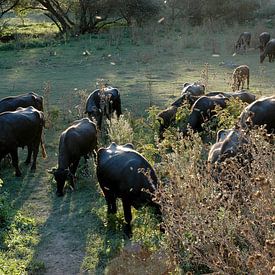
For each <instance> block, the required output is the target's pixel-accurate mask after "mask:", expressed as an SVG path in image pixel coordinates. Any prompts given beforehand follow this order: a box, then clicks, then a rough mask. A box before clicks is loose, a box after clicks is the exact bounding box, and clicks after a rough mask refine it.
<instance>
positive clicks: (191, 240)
mask: <svg viewBox="0 0 275 275" xmlns="http://www.w3.org/2000/svg"><path fill="white" fill-rule="evenodd" d="M262 132H263V131H262V130H255V131H252V132H251V133H249V136H250V143H249V144H248V145H246V148H245V150H246V151H249V152H251V154H252V159H253V161H252V163H251V166H250V169H248V167H247V166H244V165H243V163H240V162H239V160H237V159H238V158H237V157H236V158H234V159H230V160H228V161H226V163H224V165H223V168H222V171H221V172H220V177H219V181H218V182H215V181H214V179H213V178H211V176H210V173H209V169H208V168H207V164H206V163H205V162H204V161H202V159H201V154H202V151H203V147H204V145H203V144H202V143H201V141H200V139H199V138H198V136H197V135H193V136H192V137H191V138H190V139H188V140H186V139H179V140H172V141H171V143H170V146H171V148H172V151H173V153H170V154H167V153H166V148H163V149H162V148H161V150H160V151H161V152H162V154H161V156H162V162H161V164H160V165H159V166H158V169H157V170H158V174H159V175H160V177H161V179H162V182H163V185H162V187H161V188H160V189H159V192H158V194H157V196H156V199H157V201H158V202H159V203H160V205H161V207H162V212H163V216H164V217H163V220H164V226H165V231H166V235H167V239H168V247H169V249H170V255H171V256H174V257H175V258H176V260H177V261H178V262H181V263H184V264H185V265H186V266H188V265H189V264H191V265H192V270H197V271H200V272H203V273H207V272H209V271H211V272H213V271H214V272H217V273H218V274H220V273H226V274H240V273H248V274H258V273H265V274H271V273H272V270H273V269H274V256H275V254H274V252H275V250H274V248H275V242H274V218H275V216H274V214H275V212H274V197H275V192H274V191H275V174H274V171H275V162H274V160H275V159H274V158H275V150H274V145H273V144H271V143H269V142H267V141H266V140H265V139H264V137H263V133H262ZM240 157H241V156H240Z"/></svg>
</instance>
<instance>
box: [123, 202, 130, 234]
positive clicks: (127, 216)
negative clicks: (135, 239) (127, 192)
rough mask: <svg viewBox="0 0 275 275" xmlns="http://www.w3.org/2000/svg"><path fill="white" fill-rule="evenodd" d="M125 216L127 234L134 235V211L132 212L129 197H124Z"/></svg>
mask: <svg viewBox="0 0 275 275" xmlns="http://www.w3.org/2000/svg"><path fill="white" fill-rule="evenodd" d="M122 204H123V211H124V218H125V221H126V227H125V234H126V235H127V236H128V237H130V236H131V235H132V228H131V221H132V212H131V204H130V202H129V201H128V199H126V198H123V199H122Z"/></svg>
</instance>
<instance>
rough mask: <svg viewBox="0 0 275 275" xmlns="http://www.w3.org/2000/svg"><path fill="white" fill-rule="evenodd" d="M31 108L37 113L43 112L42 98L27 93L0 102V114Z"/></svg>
mask: <svg viewBox="0 0 275 275" xmlns="http://www.w3.org/2000/svg"><path fill="white" fill-rule="evenodd" d="M29 106H33V107H34V108H35V109H37V110H39V111H43V97H42V96H39V95H37V94H35V93H28V94H23V95H18V96H10V97H5V98H3V99H1V100H0V113H3V112H6V111H15V110H16V109H17V108H18V107H23V108H26V107H29Z"/></svg>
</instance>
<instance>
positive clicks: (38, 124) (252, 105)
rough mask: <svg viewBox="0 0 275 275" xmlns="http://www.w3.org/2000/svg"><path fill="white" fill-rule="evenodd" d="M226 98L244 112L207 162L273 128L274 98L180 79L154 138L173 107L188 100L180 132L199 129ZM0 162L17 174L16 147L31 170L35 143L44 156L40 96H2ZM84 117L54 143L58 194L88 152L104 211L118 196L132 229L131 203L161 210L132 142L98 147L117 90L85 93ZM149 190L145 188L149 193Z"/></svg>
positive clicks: (116, 109) (115, 106)
mask: <svg viewBox="0 0 275 275" xmlns="http://www.w3.org/2000/svg"><path fill="white" fill-rule="evenodd" d="M230 98H238V99H239V100H241V101H243V102H246V103H248V104H249V105H248V106H247V107H246V108H245V109H244V110H243V112H242V113H241V115H240V119H239V123H238V124H239V126H238V127H236V128H233V129H227V130H220V131H219V132H218V133H217V140H216V143H215V144H214V145H213V146H212V148H211V149H210V151H209V154H208V161H209V163H211V164H214V163H218V162H223V161H224V160H225V159H226V158H228V157H232V156H235V155H236V154H237V151H238V148H239V146H238V145H239V143H241V142H242V138H241V131H242V129H248V128H249V127H251V126H254V125H265V126H266V130H267V132H268V133H273V131H274V129H275V96H271V97H264V98H260V99H258V100H256V97H255V95H253V94H252V93H250V92H248V91H247V90H240V91H236V92H210V93H207V94H205V86H204V85H202V84H199V83H192V84H189V83H185V84H184V85H183V90H182V93H181V95H180V97H179V98H178V99H177V100H175V101H174V102H173V103H172V104H171V106H170V107H168V108H167V109H166V110H164V111H162V112H160V113H159V114H158V119H159V122H160V128H159V137H160V140H162V139H163V138H164V137H163V133H164V131H165V129H166V128H167V127H169V126H170V125H171V123H172V122H173V121H174V120H175V116H176V113H177V110H178V108H179V107H180V106H182V105H183V104H184V103H187V104H189V106H190V113H189V117H188V120H187V125H188V127H187V128H184V129H180V131H181V133H182V136H183V138H184V136H185V135H188V134H189V128H191V129H192V130H193V131H198V132H200V131H202V130H203V126H202V124H203V122H205V121H206V120H209V119H210V118H211V117H212V116H213V115H214V114H215V108H216V107H217V106H219V107H220V108H225V107H226V106H227V104H228V102H229V100H230ZM0 112H1V113H0V129H1V132H0V160H1V159H2V158H4V157H5V156H6V155H8V154H9V155H10V156H11V159H12V165H13V166H14V168H15V174H16V176H21V171H20V169H19V166H18V148H19V147H22V148H24V147H25V146H26V147H27V149H28V153H27V158H26V161H25V163H26V164H29V163H30V162H31V158H32V166H31V170H32V171H35V169H36V159H37V154H38V151H39V145H41V148H42V156H43V157H46V151H45V146H44V141H43V139H44V138H43V137H44V135H43V128H44V126H45V118H44V114H43V97H41V96H39V95H37V94H35V93H28V94H24V95H19V96H14V97H7V98H4V99H2V100H0ZM86 113H87V114H88V117H87V118H82V119H80V120H76V121H74V122H73V123H72V125H71V126H70V127H68V128H67V129H66V130H65V131H63V132H62V134H61V136H60V141H59V155H58V167H57V168H56V169H52V170H51V171H49V172H50V173H52V174H53V175H54V178H55V180H56V183H57V191H56V193H57V195H58V196H62V195H63V191H64V186H65V182H66V181H67V180H68V181H69V182H70V184H71V186H72V187H74V186H75V179H76V178H75V173H76V170H77V167H78V164H79V161H80V159H81V157H84V158H85V159H87V158H89V156H90V155H91V154H93V155H94V159H95V160H96V163H97V169H96V170H97V177H98V181H99V184H100V187H101V189H102V191H103V193H104V196H105V199H106V202H107V206H108V213H116V211H117V208H116V199H117V198H121V199H122V203H123V209H124V216H125V220H126V223H127V225H126V227H127V232H131V226H130V223H131V219H132V216H131V206H134V207H135V208H137V207H139V206H141V205H144V204H151V205H153V206H155V209H156V210H157V212H158V213H160V209H159V207H158V205H157V204H156V203H154V202H153V200H152V194H153V193H154V191H155V190H156V188H157V185H158V180H157V176H156V173H155V171H154V169H153V167H152V166H151V165H150V164H149V163H148V161H147V160H146V159H145V158H144V157H143V156H142V155H141V154H139V153H138V152H137V151H135V150H134V148H133V145H132V144H126V145H117V144H115V143H111V145H110V146H109V147H107V148H100V149H99V150H98V149H97V136H98V130H99V129H101V123H102V119H103V118H104V117H106V118H108V119H111V116H112V114H113V113H116V115H117V117H118V118H119V116H120V115H121V99H120V93H119V91H118V90H117V89H116V88H113V87H105V88H103V89H97V90H95V91H94V92H92V93H91V94H90V96H89V97H88V99H87V101H86ZM148 190H149V191H150V192H148Z"/></svg>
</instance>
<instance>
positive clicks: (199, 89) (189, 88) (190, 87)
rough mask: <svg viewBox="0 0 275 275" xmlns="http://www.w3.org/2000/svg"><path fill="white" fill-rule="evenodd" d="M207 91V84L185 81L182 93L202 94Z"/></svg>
mask: <svg viewBox="0 0 275 275" xmlns="http://www.w3.org/2000/svg"><path fill="white" fill-rule="evenodd" d="M204 93H205V86H204V85H203V84H199V83H196V82H194V83H192V84H190V83H184V84H183V89H182V92H181V95H192V96H202V95H204Z"/></svg>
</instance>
